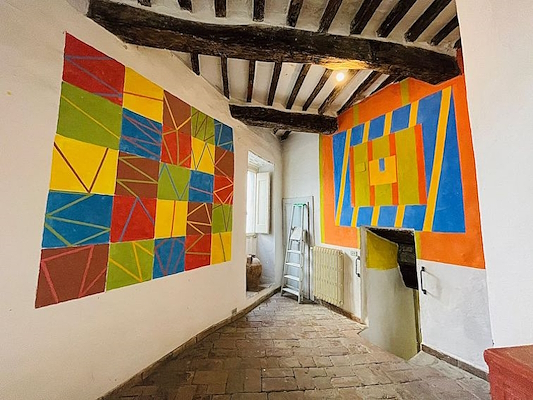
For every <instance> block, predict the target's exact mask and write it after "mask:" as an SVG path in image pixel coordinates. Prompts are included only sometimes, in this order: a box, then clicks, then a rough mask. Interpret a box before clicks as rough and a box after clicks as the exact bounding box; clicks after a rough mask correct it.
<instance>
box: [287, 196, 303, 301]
mask: <svg viewBox="0 0 533 400" xmlns="http://www.w3.org/2000/svg"><path fill="white" fill-rule="evenodd" d="M308 214H309V205H308V204H307V203H295V204H293V206H292V212H291V220H290V229H289V235H288V238H287V247H286V251H285V262H284V264H283V283H282V286H281V295H282V296H283V294H284V293H290V294H293V295H295V296H297V297H298V303H301V302H302V292H303V287H302V286H303V278H304V268H305V264H304V262H305V247H304V246H305V243H306V239H307V238H306V234H307V231H306V230H304V229H303V227H304V221H305V220H304V217H305V216H308ZM297 215H299V217H300V218H299V224H298V223H297V221H295V217H296V216H297Z"/></svg>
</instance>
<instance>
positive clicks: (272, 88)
mask: <svg viewBox="0 0 533 400" xmlns="http://www.w3.org/2000/svg"><path fill="white" fill-rule="evenodd" d="M281 67H282V64H281V63H280V62H277V63H275V64H274V71H272V80H271V81H270V90H269V91H268V102H267V104H268V105H269V106H271V105H272V104H273V103H274V96H275V95H276V89H277V88H278V82H279V75H280V74H281Z"/></svg>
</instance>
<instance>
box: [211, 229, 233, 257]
mask: <svg viewBox="0 0 533 400" xmlns="http://www.w3.org/2000/svg"><path fill="white" fill-rule="evenodd" d="M230 260H231V232H223V233H215V234H213V235H212V237H211V264H220V263H223V262H226V261H230Z"/></svg>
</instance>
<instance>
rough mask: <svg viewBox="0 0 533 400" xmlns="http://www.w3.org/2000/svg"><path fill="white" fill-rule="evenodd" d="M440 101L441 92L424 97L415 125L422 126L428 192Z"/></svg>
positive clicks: (419, 106) (427, 189) (420, 103)
mask: <svg viewBox="0 0 533 400" xmlns="http://www.w3.org/2000/svg"><path fill="white" fill-rule="evenodd" d="M441 100H442V92H437V93H435V94H432V95H431V96H428V97H424V98H423V99H422V100H420V101H419V102H418V115H417V121H416V122H417V124H421V125H422V139H423V140H422V142H423V143H424V164H425V169H426V191H427V192H429V186H430V185H429V183H430V180H431V173H432V171H433V159H434V158H435V144H436V142H437V127H438V125H439V114H440V107H441Z"/></svg>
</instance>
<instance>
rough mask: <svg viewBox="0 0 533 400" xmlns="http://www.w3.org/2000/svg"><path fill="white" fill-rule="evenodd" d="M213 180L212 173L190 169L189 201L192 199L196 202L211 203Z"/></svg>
mask: <svg viewBox="0 0 533 400" xmlns="http://www.w3.org/2000/svg"><path fill="white" fill-rule="evenodd" d="M213 182H214V178H213V175H211V174H206V173H204V172H200V171H191V181H190V186H189V201H194V202H197V203H212V202H213Z"/></svg>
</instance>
